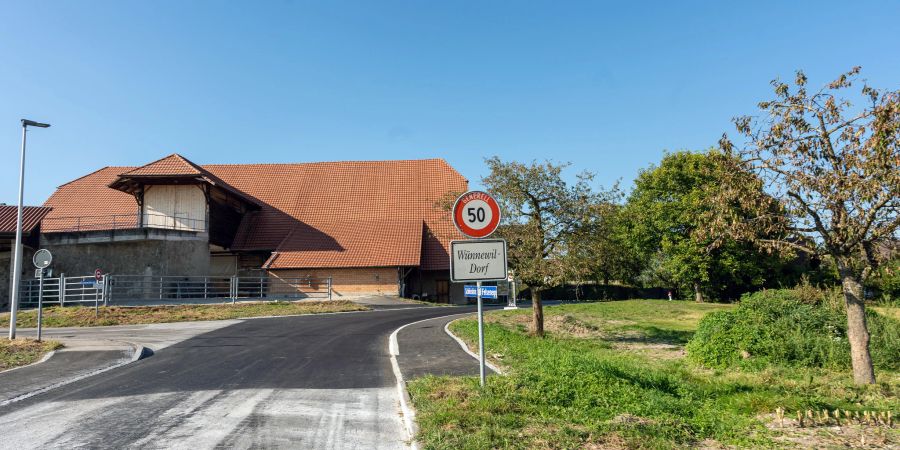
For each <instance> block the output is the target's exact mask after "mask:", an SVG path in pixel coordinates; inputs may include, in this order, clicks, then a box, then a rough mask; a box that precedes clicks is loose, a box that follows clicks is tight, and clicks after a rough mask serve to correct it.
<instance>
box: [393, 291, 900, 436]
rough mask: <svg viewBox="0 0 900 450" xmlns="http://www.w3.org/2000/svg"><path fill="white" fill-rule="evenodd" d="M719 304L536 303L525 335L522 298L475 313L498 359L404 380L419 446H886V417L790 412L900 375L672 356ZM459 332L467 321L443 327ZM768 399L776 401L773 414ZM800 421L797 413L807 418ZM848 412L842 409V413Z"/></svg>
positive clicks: (881, 403)
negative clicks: (475, 371)
mask: <svg viewBox="0 0 900 450" xmlns="http://www.w3.org/2000/svg"><path fill="white" fill-rule="evenodd" d="M728 307H729V306H726V305H710V304H695V303H688V302H666V301H655V300H633V301H622V302H607V303H593V304H581V305H564V306H557V307H549V308H547V309H546V328H547V330H548V336H547V337H546V338H544V339H538V338H534V337H531V336H529V335H528V334H527V331H528V325H527V324H528V322H529V320H530V317H529V314H530V310H522V311H502V312H493V313H490V314H488V316H487V317H488V320H487V322H488V324H487V326H486V333H485V334H486V337H485V340H486V347H487V349H488V356H489V357H491V358H492V359H493V360H495V361H497V362H499V363H500V364H501V365H502V366H504V367H506V368H507V369H508V372H509V375H508V376H497V377H492V378H491V379H490V380H489V383H488V386H487V388H486V389H484V390H480V389H479V388H478V382H477V379H475V378H468V377H467V378H453V377H425V378H420V379H417V380H413V381H412V382H410V383H409V389H410V394H411V397H412V400H413V403H414V405H415V407H416V408H417V410H418V413H417V420H418V422H419V426H420V435H419V440H420V441H421V442H422V443H423V444H424V446H425V447H426V448H447V449H450V448H454V449H456V448H472V449H475V448H673V447H676V448H678V447H682V448H694V447H706V448H721V447H723V446H738V447H782V446H796V447H828V446H845V445H848V446H854V445H856V446H859V445H860V442H861V441H860V439H861V437H862V436H865V438H866V439H868V441H867V444H866V445H885V446H891V445H898V444H900V436H898V430H897V429H896V428H894V429H890V428H888V427H886V426H865V425H861V424H858V423H851V424H845V426H843V427H839V429H838V430H837V431H835V429H834V427H827V426H825V425H824V424H825V422H824V421H823V422H822V426H813V427H809V426H807V427H804V428H799V427H798V426H796V425H795V424H793V421H792V420H791V418H792V417H794V415H795V414H796V412H797V411H806V410H812V411H821V410H823V409H829V410H830V411H831V410H834V409H841V410H848V411H850V412H851V413H853V412H857V411H864V410H875V411H879V412H884V411H893V412H894V415H895V417H896V415H897V414H898V412H900V404H898V397H897V396H898V393H900V374H898V373H891V372H881V373H879V384H877V385H875V386H867V387H858V386H855V385H853V384H852V381H851V380H850V378H849V376H848V375H847V374H845V373H838V372H829V371H823V370H807V369H787V368H779V367H772V368H770V369H767V370H762V371H754V372H751V371H739V370H730V371H729V370H718V371H714V370H708V369H703V368H699V367H696V366H694V365H692V364H689V363H688V362H686V361H685V360H684V357H683V355H684V351H683V349H684V343H685V342H687V340H688V339H690V336H691V334H692V332H693V330H694V328H695V327H696V325H697V322H698V321H699V319H700V318H701V317H702V316H703V315H704V314H706V313H708V312H710V311H714V310H717V309H721V308H728ZM452 329H453V330H454V332H455V333H457V334H458V335H460V336H461V337H462V338H463V339H465V340H466V341H468V342H470V343H471V342H475V337H476V335H477V331H476V325H475V321H474V320H464V321H459V322H457V323H455V324H454V326H453V327H452ZM777 408H785V409H786V410H787V414H786V416H787V420H786V422H785V423H784V425H782V421H781V420H777V419H776V418H775V411H776V409H777ZM808 422H809V421H807V425H809V423H808ZM851 422H852V421H851Z"/></svg>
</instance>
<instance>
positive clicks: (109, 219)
mask: <svg viewBox="0 0 900 450" xmlns="http://www.w3.org/2000/svg"><path fill="white" fill-rule="evenodd" d="M142 216H143V218H142ZM142 219H143V220H142ZM206 225H207V223H206V220H202V219H189V218H186V217H173V216H167V215H165V214H159V213H144V214H143V215H142V214H141V213H134V214H107V215H95V216H69V217H47V218H44V220H43V221H42V222H41V227H42V228H43V229H44V230H46V231H45V232H48V233H66V232H78V231H108V230H135V229H140V228H160V229H164V230H185V231H207V227H206Z"/></svg>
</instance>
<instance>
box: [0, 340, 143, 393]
mask: <svg viewBox="0 0 900 450" xmlns="http://www.w3.org/2000/svg"><path fill="white" fill-rule="evenodd" d="M127 344H128V345H130V346H131V347H132V348H133V349H134V353H133V354H132V355H131V359H129V360H127V361H123V362H120V363H117V364H113V365H111V366H109V367H104V368H102V369H97V370H93V371H91V372H88V373H85V374H82V375H79V376H76V377H72V378H69V379H67V380H63V381H60V382H57V383H53V384H51V385H49V386H45V387H42V388H39V389H35V390H33V391H31V392H26V393H24V394H21V395H18V396H16V397H13V398H10V399H6V400H3V401H0V407H3V406H6V405H9V404H12V403H16V402H20V401H22V400H25V399H28V398H31V397H34V396H35V395H39V394H43V393H44V392H48V391H51V390H53V389H56V388H59V387H62V386H66V385H68V384H72V383H75V382H76V381H81V380H84V379H85V378H90V377H92V376H94V375H99V374H101V373H103V372H107V371H110V370H113V369H118V368H119V367H122V366H126V365H128V364H131V363H133V362H135V361H139V360H141V359H144V358H147V357H149V356H151V355H153V350H150V349H149V348H147V347H145V346H143V345H140V344H134V343H131V342H127ZM50 353H51V354H55V353H56V351H55V350H54V351H53V352H50ZM48 359H50V356H45V357H44V358H42V359H41V361H39V362H44V361H46V360H48ZM34 364H38V363H33V364H30V365H34ZM23 367H28V366H23Z"/></svg>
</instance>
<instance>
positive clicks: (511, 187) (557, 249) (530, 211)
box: [482, 156, 596, 336]
mask: <svg viewBox="0 0 900 450" xmlns="http://www.w3.org/2000/svg"><path fill="white" fill-rule="evenodd" d="M486 162H487V164H488V167H490V169H491V173H490V174H489V175H488V176H487V177H484V178H483V179H482V183H483V184H484V185H485V187H486V188H487V190H488V191H489V192H490V193H492V194H494V195H495V196H496V198H497V201H498V203H499V204H500V207H501V209H502V211H503V222H502V226H501V227H500V229H499V230H498V234H499V235H500V236H501V237H503V238H505V239H506V240H507V242H508V244H509V247H508V257H509V263H510V266H511V267H512V268H513V269H514V270H515V273H516V276H517V277H519V278H521V280H522V281H523V282H524V283H525V284H527V285H528V286H529V287H530V290H531V301H532V314H533V321H532V322H533V323H532V324H533V326H532V328H533V332H534V334H535V335H538V336H543V334H544V312H543V307H542V305H541V292H542V291H543V290H545V289H547V288H550V287H554V286H558V285H559V284H561V283H562V282H563V281H564V280H565V279H566V278H567V276H570V275H571V270H570V265H569V264H568V256H569V253H568V252H567V251H566V248H567V246H569V245H571V242H572V240H573V239H574V238H575V237H576V236H578V235H579V233H580V232H581V229H582V227H583V226H584V224H585V223H586V222H587V221H588V220H589V217H590V216H591V213H592V208H593V207H594V205H595V204H596V194H595V193H594V192H593V190H592V189H591V187H590V181H591V180H592V178H593V175H592V174H591V173H588V172H583V173H580V174H578V175H577V178H576V182H575V183H574V184H571V185H570V184H567V183H566V182H565V180H563V178H562V171H563V169H564V168H566V167H568V164H553V163H551V162H549V161H548V162H543V163H538V162H532V163H531V164H522V163H518V162H515V161H511V162H504V161H501V160H500V158H498V157H496V156H495V157H493V158H490V159H487V160H486Z"/></svg>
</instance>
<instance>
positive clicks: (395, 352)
mask: <svg viewBox="0 0 900 450" xmlns="http://www.w3.org/2000/svg"><path fill="white" fill-rule="evenodd" d="M437 308H442V307H440V306H438V307H437ZM462 314H471V313H457V314H448V315H446V316H438V317H430V318H428V319H422V320H417V321H415V322H410V323H408V324H405V325H403V326H401V327H400V328H397V329H396V330H394V332H393V333H391V335H390V337H389V338H388V354H390V355H391V368H392V369H393V370H394V377H395V378H396V379H397V394H398V395H399V397H400V412H401V413H402V415H403V425H404V427H405V428H406V433H407V434H408V435H409V438H408V439H409V442H410V444H409V445H410V448H412V449H413V450H416V449H418V448H419V443H418V442H417V441H416V434H417V433H418V432H419V426H418V425H416V421H415V418H416V410H415V409H413V407H412V406H411V403H412V402H411V400H410V398H409V391H407V390H406V380H405V379H403V373H402V372H401V371H400V364H399V363H398V362H397V356H400V344H399V343H398V342H397V333H399V332H400V330H402V329H404V328H406V327H408V326H410V325H415V324H417V323H420V322H425V321H428V320H435V319H441V318H444V317H451V316H458V315H462Z"/></svg>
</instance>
